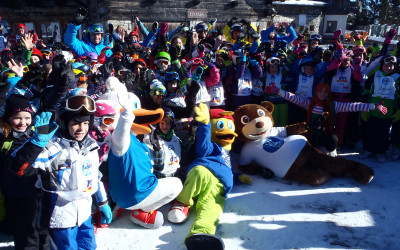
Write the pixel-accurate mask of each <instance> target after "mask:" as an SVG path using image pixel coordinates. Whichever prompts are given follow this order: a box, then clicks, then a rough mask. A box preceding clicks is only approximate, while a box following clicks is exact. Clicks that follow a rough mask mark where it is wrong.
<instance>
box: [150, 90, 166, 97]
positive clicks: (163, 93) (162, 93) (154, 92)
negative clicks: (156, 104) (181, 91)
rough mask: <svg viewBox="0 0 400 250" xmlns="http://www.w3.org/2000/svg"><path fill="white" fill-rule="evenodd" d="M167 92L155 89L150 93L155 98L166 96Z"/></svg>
mask: <svg viewBox="0 0 400 250" xmlns="http://www.w3.org/2000/svg"><path fill="white" fill-rule="evenodd" d="M165 94H166V91H165V90H163V89H154V90H151V91H150V95H152V96H153V95H155V96H165Z"/></svg>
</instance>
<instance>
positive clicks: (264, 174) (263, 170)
mask: <svg viewBox="0 0 400 250" xmlns="http://www.w3.org/2000/svg"><path fill="white" fill-rule="evenodd" d="M255 173H256V174H258V175H261V176H262V177H264V178H265V179H270V178H272V177H274V175H275V174H274V172H272V171H271V170H269V169H268V168H262V167H257V168H256V169H255Z"/></svg>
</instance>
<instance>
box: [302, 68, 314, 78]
mask: <svg viewBox="0 0 400 250" xmlns="http://www.w3.org/2000/svg"><path fill="white" fill-rule="evenodd" d="M304 74H306V75H307V76H312V75H313V74H314V67H313V66H309V65H306V66H304Z"/></svg>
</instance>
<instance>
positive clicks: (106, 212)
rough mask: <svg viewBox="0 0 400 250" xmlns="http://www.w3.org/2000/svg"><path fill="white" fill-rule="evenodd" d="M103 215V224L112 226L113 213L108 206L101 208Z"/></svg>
mask: <svg viewBox="0 0 400 250" xmlns="http://www.w3.org/2000/svg"><path fill="white" fill-rule="evenodd" d="M99 210H100V213H101V224H110V223H111V221H112V211H111V208H110V206H109V205H108V204H105V205H104V206H102V207H100V208H99Z"/></svg>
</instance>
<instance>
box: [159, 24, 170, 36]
mask: <svg viewBox="0 0 400 250" xmlns="http://www.w3.org/2000/svg"><path fill="white" fill-rule="evenodd" d="M167 31H168V23H167V22H164V23H162V24H161V26H160V35H162V36H163V35H165V33H167Z"/></svg>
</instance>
